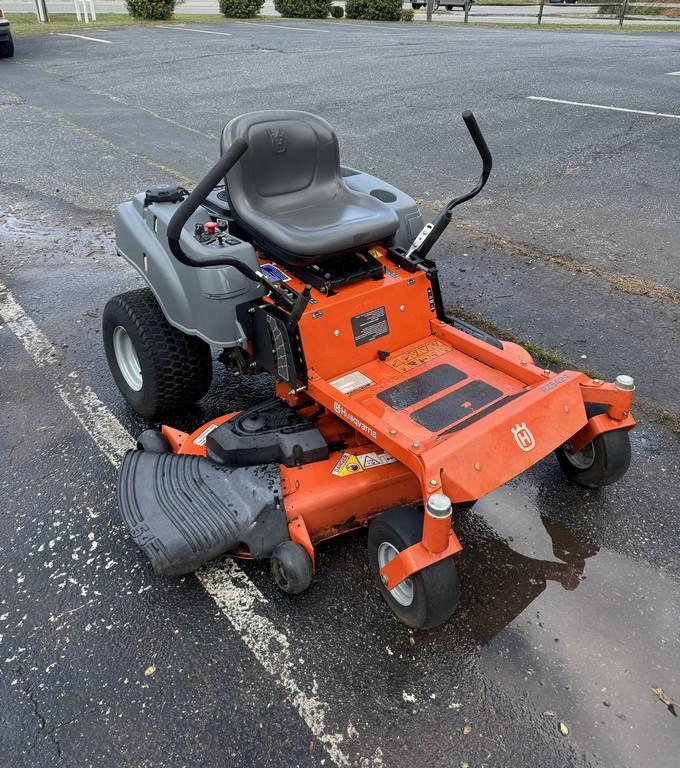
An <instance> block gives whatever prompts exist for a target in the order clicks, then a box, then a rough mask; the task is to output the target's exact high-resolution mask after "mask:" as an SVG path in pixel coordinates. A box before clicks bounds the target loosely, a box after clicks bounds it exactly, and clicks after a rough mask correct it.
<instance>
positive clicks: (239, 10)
mask: <svg viewBox="0 0 680 768" xmlns="http://www.w3.org/2000/svg"><path fill="white" fill-rule="evenodd" d="M219 2H220V13H223V14H224V15H225V16H226V17H227V18H228V19H252V18H253V16H257V14H258V13H259V12H260V11H261V10H262V6H263V5H264V0H219Z"/></svg>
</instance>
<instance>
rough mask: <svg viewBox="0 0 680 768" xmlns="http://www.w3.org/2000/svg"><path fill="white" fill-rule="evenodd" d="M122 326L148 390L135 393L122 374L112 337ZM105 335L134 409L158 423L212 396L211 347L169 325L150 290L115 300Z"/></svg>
mask: <svg viewBox="0 0 680 768" xmlns="http://www.w3.org/2000/svg"><path fill="white" fill-rule="evenodd" d="M118 325H122V326H123V327H124V328H125V329H126V331H127V332H128V335H129V336H130V338H131V340H132V343H133V345H134V347H135V351H136V353H137V356H138V358H139V363H140V367H141V369H142V378H143V384H142V389H141V390H140V391H139V392H135V391H134V390H132V389H130V387H129V386H128V385H127V383H126V382H125V379H124V378H123V376H122V374H121V373H120V371H119V369H118V364H117V362H116V356H115V353H114V351H113V344H112V335H113V330H114V328H115V327H116V326H118ZM103 334H104V346H105V349H106V356H107V358H108V361H109V367H110V368H111V372H112V374H113V377H114V379H115V381H116V384H117V385H118V388H119V389H120V391H121V392H122V394H123V396H124V397H125V399H126V400H127V401H128V403H130V405H131V406H132V407H133V408H134V409H135V410H136V411H137V412H138V413H140V414H141V415H142V416H145V417H147V418H154V417H157V416H160V415H161V414H163V413H169V412H172V411H175V410H179V409H181V408H185V407H187V406H190V405H192V404H193V403H195V402H196V401H197V400H200V399H201V398H202V397H203V396H204V395H205V394H206V392H207V391H208V389H209V387H210V382H211V380H212V355H211V353H210V346H209V345H208V344H206V342H204V341H203V340H202V339H199V338H198V337H197V336H190V335H188V334H186V333H183V332H182V331H180V330H178V329H177V328H175V327H174V326H172V325H170V323H169V322H168V321H167V320H166V318H165V315H164V314H163V311H162V310H161V308H160V306H159V305H158V302H157V301H156V298H155V297H154V295H153V292H152V291H151V289H149V288H140V289H138V290H134V291H128V292H127V293H122V294H119V295H118V296H114V297H113V298H112V299H111V300H110V301H109V302H108V303H107V305H106V307H105V308H104V313H103Z"/></svg>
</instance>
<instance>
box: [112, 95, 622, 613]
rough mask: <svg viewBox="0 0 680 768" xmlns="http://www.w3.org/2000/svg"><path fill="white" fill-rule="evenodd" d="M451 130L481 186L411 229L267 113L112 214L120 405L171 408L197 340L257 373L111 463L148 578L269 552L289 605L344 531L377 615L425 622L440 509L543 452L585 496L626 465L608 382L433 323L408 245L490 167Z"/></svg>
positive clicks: (405, 204)
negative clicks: (191, 177)
mask: <svg viewBox="0 0 680 768" xmlns="http://www.w3.org/2000/svg"><path fill="white" fill-rule="evenodd" d="M463 120H464V121H465V124H466V126H467V128H468V131H469V133H470V135H471V137H472V139H473V141H474V143H475V145H476V147H477V150H478V152H479V154H480V156H481V160H482V166H483V168H482V174H481V178H480V180H479V182H478V183H477V185H476V186H475V187H474V189H472V190H471V191H470V192H468V193H467V194H464V195H462V196H460V197H457V198H456V199H454V200H452V201H451V202H450V203H449V204H448V205H447V206H446V207H445V208H444V209H443V210H442V211H441V213H439V214H438V215H437V216H436V218H435V219H434V221H432V222H430V223H427V224H426V223H424V220H423V217H422V214H421V212H420V210H419V208H418V206H417V205H416V203H415V202H414V200H413V199H412V198H411V197H409V196H408V195H407V194H405V193H404V192H402V191H401V190H399V189H397V188H396V187H394V186H392V185H390V184H388V183H386V182H384V181H382V180H380V179H378V178H376V177H374V176H371V175H369V174H367V173H363V172H361V171H357V170H354V169H352V168H349V167H344V166H342V165H341V164H340V157H339V147H338V140H337V137H336V135H335V133H334V131H333V129H332V128H331V127H330V125H328V123H327V122H325V121H324V120H322V119H321V118H319V117H316V116H314V115H312V114H309V113H306V112H296V111H284V110H274V111H263V112H253V113H248V114H244V115H241V116H239V117H236V118H234V119H233V120H231V121H230V122H229V123H228V124H227V125H226V127H225V128H224V131H223V133H222V146H221V149H222V153H221V157H220V159H219V160H218V162H217V163H216V164H215V166H214V167H213V168H212V169H211V170H210V171H209V172H208V173H207V174H206V176H205V177H204V178H203V180H202V181H201V182H200V183H199V184H198V185H197V186H196V187H195V188H194V190H193V191H192V192H190V193H189V192H188V191H187V190H186V189H184V188H182V187H175V186H163V187H154V188H151V189H149V190H147V191H146V192H145V193H139V194H137V195H135V196H134V199H133V200H131V201H129V202H126V203H123V204H122V205H120V206H119V208H118V210H117V214H116V248H117V251H118V253H119V254H120V255H121V256H122V257H123V258H125V259H126V260H127V261H128V262H129V263H130V264H132V265H133V266H134V267H135V268H136V270H137V271H138V272H139V274H140V275H141V277H142V278H143V279H144V281H145V283H146V287H144V288H142V289H138V290H133V291H130V292H128V293H125V294H121V295H119V296H116V297H115V298H113V299H111V300H110V301H109V302H108V304H107V306H106V308H105V311H104V315H103V331H104V344H105V349H106V354H107V358H108V362H109V365H110V368H111V371H112V374H113V377H114V379H115V381H116V384H117V385H118V387H119V389H120V391H121V393H122V394H123V396H124V397H125V399H126V400H127V402H128V403H129V405H130V406H131V407H132V408H133V409H134V410H136V411H137V412H138V413H139V414H141V415H142V416H144V417H146V418H147V419H150V420H157V419H160V418H161V417H162V416H164V415H173V414H174V415H175V416H176V415H177V414H178V413H182V412H183V411H185V410H187V409H188V408H189V407H190V406H191V405H192V404H194V403H195V402H196V401H198V400H199V399H200V398H202V397H203V396H204V395H205V394H206V392H207V391H208V388H209V386H210V383H211V378H212V374H213V351H216V350H220V352H221V354H220V357H221V360H222V361H223V362H224V363H225V364H226V365H227V366H228V368H229V369H230V370H231V371H233V372H236V373H238V374H240V375H241V376H244V377H246V376H248V375H251V374H255V373H262V372H268V373H269V374H271V376H272V377H273V378H274V381H275V397H273V398H271V399H267V400H264V401H263V402H259V403H257V404H256V405H255V406H253V407H249V408H247V409H246V410H242V411H240V412H227V413H225V414H224V415H221V416H219V417H217V418H213V419H210V420H209V421H208V422H207V423H205V424H201V425H200V426H198V427H197V428H196V429H195V430H194V431H193V432H191V433H187V432H184V431H180V430H178V429H174V428H173V427H171V426H167V425H165V426H162V428H161V429H160V430H155V429H149V430H146V431H145V432H143V433H142V434H141V435H140V436H139V438H138V444H137V449H136V450H131V451H128V452H127V453H126V454H125V456H124V458H123V461H122V466H121V468H120V475H119V483H118V503H119V506H120V511H121V513H122V517H123V519H124V521H125V523H126V524H127V526H128V528H129V530H130V533H131V535H132V538H133V539H134V541H135V542H136V543H137V545H139V547H140V548H141V549H142V550H143V552H144V553H145V554H146V555H147V556H148V558H149V559H150V560H151V563H152V565H153V568H154V570H155V571H156V572H157V573H159V574H167V575H177V574H185V573H189V572H191V571H194V570H195V569H197V568H199V567H200V566H202V565H203V564H204V563H206V562H207V561H209V560H211V559H213V558H215V557H217V556H219V555H222V554H224V553H231V554H232V555H235V556H242V557H249V558H255V559H258V560H259V559H269V560H270V562H271V570H272V574H273V577H274V579H275V581H276V584H277V585H278V586H279V587H280V588H281V589H282V590H283V591H285V592H288V593H291V594H295V593H299V592H301V591H303V590H304V589H306V588H307V587H308V586H309V585H310V583H311V581H312V576H313V574H314V569H315V551H316V548H317V547H318V545H319V544H320V543H321V542H322V541H324V540H326V539H329V538H331V537H334V536H338V535H340V534H343V533H345V532H347V531H351V530H353V529H356V528H359V527H361V526H368V556H369V560H370V564H371V567H372V569H373V571H374V573H375V575H376V579H377V583H378V585H379V588H380V590H381V591H382V594H383V597H384V598H385V600H386V602H387V604H388V605H389V607H390V608H391V609H392V611H393V612H394V613H395V614H396V616H397V617H398V618H399V619H400V620H401V621H402V622H404V623H405V624H406V625H408V626H410V627H413V628H427V627H433V626H436V625H438V624H441V623H442V622H444V621H446V620H447V619H448V618H449V617H450V616H451V614H452V613H453V611H454V610H455V608H456V605H457V603H458V599H459V583H458V578H457V575H456V566H455V556H456V554H457V553H458V552H460V551H461V548H462V547H461V544H460V542H459V540H458V538H457V536H456V534H455V532H454V530H453V527H452V521H453V522H455V517H456V515H459V514H462V513H463V512H464V511H465V510H466V509H467V508H469V507H470V506H471V505H472V504H473V503H474V502H475V501H476V500H477V499H479V498H480V497H482V496H484V495H485V494H488V493H489V492H491V491H493V490H494V489H496V488H498V487H499V486H501V485H502V484H504V483H506V482H507V481H509V480H511V479H512V478H514V477H516V476H517V475H519V474H520V473H522V472H524V471H525V470H526V469H528V468H529V467H531V466H532V465H534V464H536V463H537V462H538V461H540V460H541V459H543V458H544V457H545V456H547V455H548V454H550V453H551V452H553V451H555V452H556V454H557V459H558V460H559V463H560V465H561V467H562V469H563V470H564V473H565V474H566V476H567V478H569V479H570V480H572V481H575V482H577V483H580V484H581V485H583V486H585V487H588V488H597V487H600V486H604V485H607V484H609V483H612V482H614V481H615V480H618V479H619V478H620V477H622V476H623V474H624V473H625V472H626V470H627V469H628V465H629V463H630V444H629V439H628V430H630V429H631V428H632V427H633V426H634V424H635V421H634V420H633V417H632V416H631V413H630V410H631V402H632V399H633V391H634V382H633V380H632V378H631V377H630V376H625V375H622V376H618V377H617V378H616V380H615V381H614V382H612V383H607V382H604V381H601V380H599V379H594V378H591V377H590V376H588V375H586V374H585V373H581V372H578V371H560V372H554V371H551V370H547V369H544V368H542V367H540V366H538V365H536V364H535V363H534V361H533V360H532V358H531V356H530V355H529V354H528V352H527V351H526V350H525V349H523V348H522V347H521V346H519V345H518V344H516V343H513V342H510V341H502V340H499V339H497V338H495V337H493V336H491V335H490V334H488V333H486V332H484V331H482V330H480V329H478V328H476V327H474V326H472V325H470V324H469V323H467V322H464V321H463V320H461V319H458V318H456V317H452V316H449V315H448V314H447V311H446V309H445V306H444V302H443V299H442V293H441V289H440V284H439V278H438V273H437V265H436V264H435V262H434V261H433V260H432V259H431V258H430V252H431V250H432V248H433V246H434V245H435V243H436V242H437V240H438V239H439V237H440V236H441V234H442V232H443V231H444V230H445V228H446V227H447V225H448V224H449V222H450V221H451V218H452V212H453V210H454V209H455V208H456V207H457V206H458V205H460V204H461V203H464V202H466V201H468V200H470V199H471V198H473V197H474V196H475V195H477V194H478V193H479V192H480V191H481V190H482V188H483V187H484V185H485V184H486V181H487V179H488V177H489V174H490V172H491V166H492V159H491V154H490V152H489V149H488V147H487V145H486V142H485V140H484V138H483V136H482V134H481V132H480V130H479V127H478V125H477V123H476V121H475V118H474V117H473V115H472V114H471V113H470V112H465V113H464V114H463ZM244 381H246V382H247V379H244Z"/></svg>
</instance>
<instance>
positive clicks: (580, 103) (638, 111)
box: [526, 96, 680, 120]
mask: <svg viewBox="0 0 680 768" xmlns="http://www.w3.org/2000/svg"><path fill="white" fill-rule="evenodd" d="M526 98H527V99H531V100H532V101H548V102H550V103H552V104H568V105H569V106H572V107H590V108H591V109H607V110H610V111H611V112H630V113H632V114H634V115H648V116H651V117H671V118H673V119H674V120H680V115H671V114H669V113H668V112H651V111H650V110H648V109H628V108H627V107H613V106H611V105H605V104H588V102H585V101H567V100H566V99H549V98H548V97H547V96H527V97H526Z"/></svg>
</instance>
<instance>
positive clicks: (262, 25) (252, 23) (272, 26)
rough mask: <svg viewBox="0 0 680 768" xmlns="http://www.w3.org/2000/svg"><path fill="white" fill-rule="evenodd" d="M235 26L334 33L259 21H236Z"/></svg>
mask: <svg viewBox="0 0 680 768" xmlns="http://www.w3.org/2000/svg"><path fill="white" fill-rule="evenodd" d="M234 24H247V25H248V26H249V27H260V29H294V30H296V31H297V32H333V30H332V29H317V28H311V27H289V26H287V25H286V24H268V23H262V22H259V23H258V22H257V21H235V22H234Z"/></svg>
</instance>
